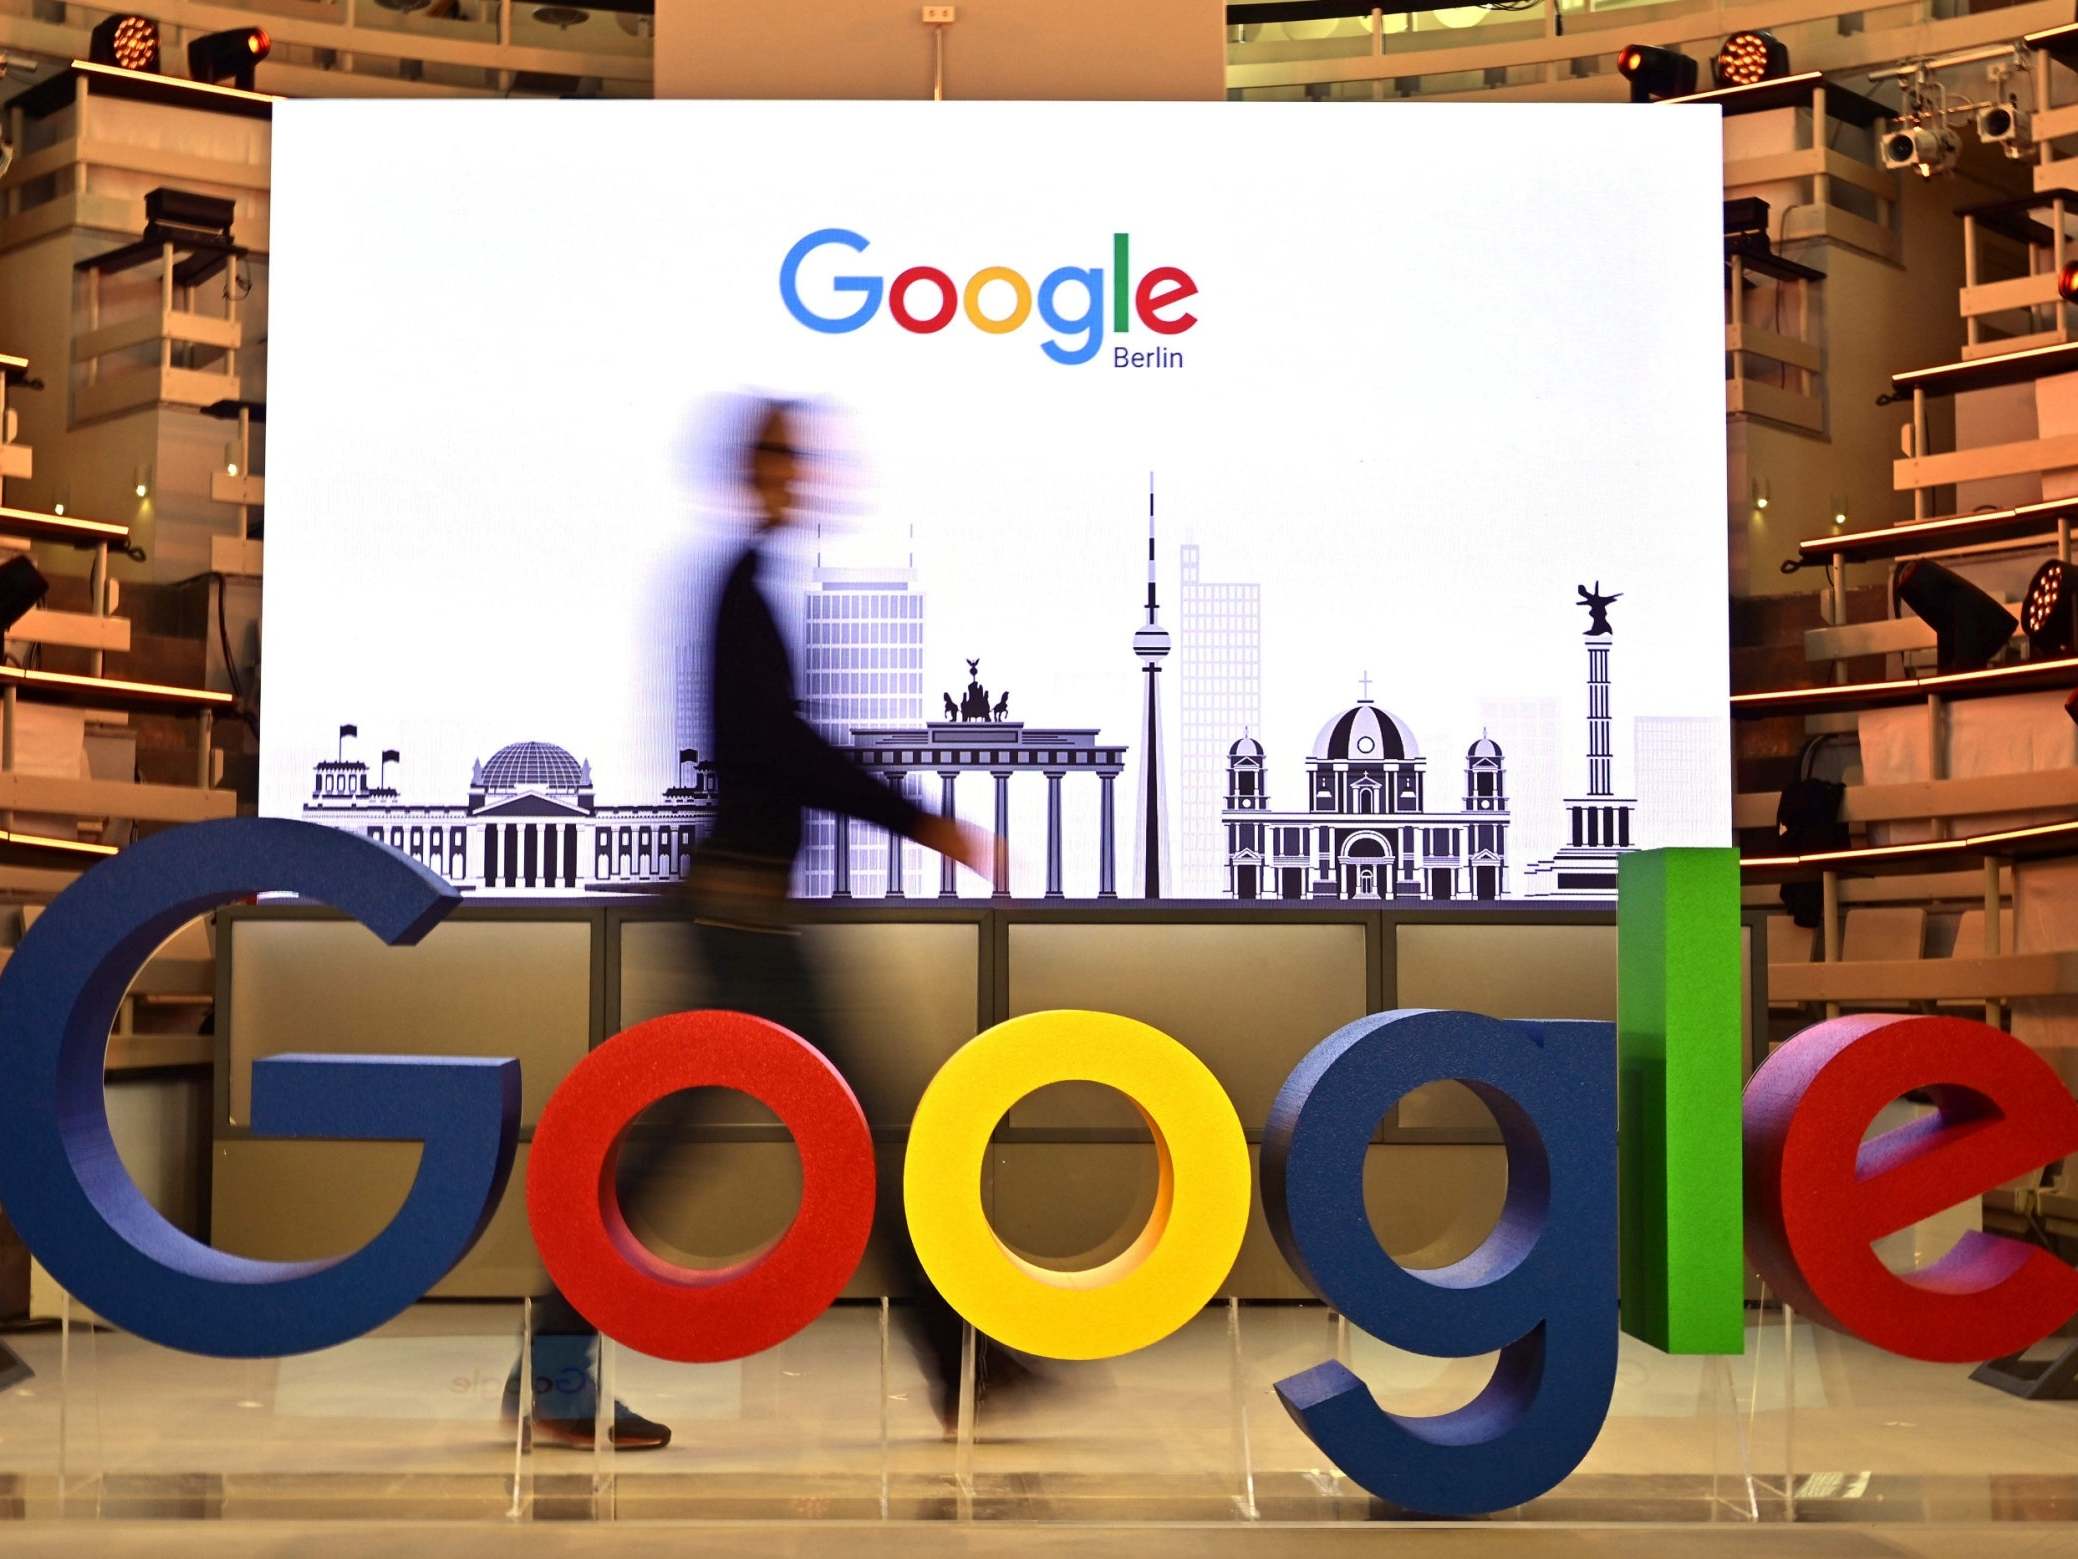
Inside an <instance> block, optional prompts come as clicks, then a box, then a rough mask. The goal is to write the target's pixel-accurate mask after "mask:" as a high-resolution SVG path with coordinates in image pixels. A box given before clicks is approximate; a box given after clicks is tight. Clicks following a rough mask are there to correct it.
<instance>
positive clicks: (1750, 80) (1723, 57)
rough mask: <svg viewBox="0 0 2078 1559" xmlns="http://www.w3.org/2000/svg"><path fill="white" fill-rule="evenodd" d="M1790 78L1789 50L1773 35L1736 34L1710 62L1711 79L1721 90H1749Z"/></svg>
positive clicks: (1718, 49)
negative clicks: (1769, 82)
mask: <svg viewBox="0 0 2078 1559" xmlns="http://www.w3.org/2000/svg"><path fill="white" fill-rule="evenodd" d="M1788 74H1789V49H1788V47H1787V46H1786V45H1785V44H1784V43H1783V41H1782V40H1781V39H1780V38H1778V37H1776V36H1775V35H1774V34H1773V33H1766V32H1735V33H1733V34H1732V35H1731V36H1730V37H1729V38H1727V39H1725V41H1724V42H1723V43H1721V44H1719V45H1718V47H1717V54H1716V57H1715V58H1713V59H1712V60H1711V61H1710V79H1711V80H1712V81H1714V82H1716V83H1717V84H1718V85H1719V86H1721V87H1750V86H1754V85H1757V84H1758V83H1760V82H1763V81H1772V80H1774V79H1775V78H1776V77H1777V76H1786V75H1788Z"/></svg>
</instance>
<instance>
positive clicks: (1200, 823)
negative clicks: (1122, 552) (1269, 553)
mask: <svg viewBox="0 0 2078 1559" xmlns="http://www.w3.org/2000/svg"><path fill="white" fill-rule="evenodd" d="M1181 561H1182V574H1183V578H1182V586H1183V598H1182V601H1181V603H1180V604H1181V608H1182V617H1181V621H1180V623H1179V625H1178V637H1177V646H1176V669H1177V672H1178V674H1179V676H1180V677H1181V683H1180V688H1179V691H1180V692H1181V695H1182V697H1181V699H1180V703H1181V706H1182V721H1181V725H1182V730H1181V733H1180V734H1181V740H1182V744H1183V745H1182V748H1181V753H1182V775H1181V783H1182V788H1183V795H1182V812H1181V815H1180V818H1179V824H1178V826H1179V832H1178V834H1177V837H1176V841H1175V843H1176V862H1175V865H1176V872H1175V877H1174V885H1175V890H1176V892H1177V893H1179V894H1181V895H1183V896H1184V897H1186V898H1194V899H1199V898H1217V897H1219V896H1220V895H1222V894H1224V893H1225V892H1226V891H1227V868H1226V839H1225V831H1224V828H1223V826H1222V824H1221V822H1220V812H1221V802H1222V799H1223V796H1222V791H1223V787H1224V786H1225V784H1226V772H1225V766H1226V759H1227V749H1228V748H1229V746H1231V745H1232V743H1233V741H1234V737H1235V734H1236V733H1237V732H1239V733H1246V732H1250V731H1256V732H1259V731H1261V730H1262V728H1263V587H1262V586H1261V585H1257V584H1239V583H1216V582H1210V581H1207V580H1205V579H1204V578H1203V577H1202V575H1201V571H1200V558H1199V549H1198V547H1197V546H1196V544H1195V543H1189V542H1187V543H1185V544H1184V546H1183V549H1182V553H1181Z"/></svg>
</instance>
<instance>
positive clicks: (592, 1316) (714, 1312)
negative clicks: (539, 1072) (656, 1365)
mask: <svg viewBox="0 0 2078 1559" xmlns="http://www.w3.org/2000/svg"><path fill="white" fill-rule="evenodd" d="M682 1088H733V1089H736V1090H737V1091H739V1092H741V1093H747V1094H749V1095H750V1096H751V1097H752V1098H753V1099H756V1100H757V1101H758V1102H759V1103H760V1104H763V1105H764V1106H765V1107H766V1108H767V1109H769V1110H771V1111H772V1112H773V1114H775V1115H777V1116H778V1117H779V1118H780V1120H781V1121H782V1122H783V1123H784V1124H785V1126H786V1128H787V1130H789V1131H791V1132H792V1133H793V1135H794V1145H795V1146H796V1147H797V1148H798V1149H799V1150H800V1154H801V1207H800V1211H799V1212H797V1213H796V1214H795V1215H794V1221H793V1222H792V1223H791V1224H789V1225H788V1226H787V1231H786V1233H784V1234H783V1235H781V1236H780V1237H779V1240H778V1243H776V1244H775V1245H773V1246H772V1247H771V1248H770V1249H768V1250H766V1251H764V1252H763V1253H762V1254H760V1255H757V1256H753V1257H751V1258H750V1259H749V1260H747V1261H742V1262H739V1263H737V1264H736V1265H735V1266H732V1267H722V1268H719V1269H713V1270H708V1269H699V1268H690V1267H681V1266H678V1265H677V1264H676V1263H673V1262H669V1261H666V1260H664V1258H663V1257H661V1256H659V1255H657V1254H656V1253H655V1252H653V1251H651V1250H650V1249H648V1248H647V1247H646V1246H645V1245H643V1243H642V1242H641V1241H640V1240H638V1239H637V1238H636V1237H635V1235H634V1233H633V1231H631V1230H630V1229H629V1228H628V1225H627V1222H626V1220H625V1219H623V1218H622V1216H621V1211H620V1202H619V1198H618V1196H617V1195H616V1193H615V1189H614V1178H613V1170H614V1163H615V1159H616V1156H617V1155H616V1148H617V1145H618V1143H619V1140H620V1136H621V1133H622V1132H623V1131H625V1130H626V1129H627V1127H628V1123H629V1122H630V1121H632V1120H634V1119H635V1117H636V1116H637V1115H640V1114H641V1113H642V1112H643V1111H644V1110H646V1109H647V1108H649V1106H650V1105H652V1104H654V1103H656V1102H657V1101H658V1100H659V1099H662V1098H664V1097H665V1096H666V1095H668V1094H673V1093H676V1092H678V1091H679V1090H680V1089H682ZM527 1222H528V1223H529V1224H530V1225H531V1226H532V1227H533V1230H534V1243H535V1245H536V1246H537V1247H538V1248H539V1249H540V1251H541V1259H542V1261H543V1263H544V1264H545V1265H546V1266H547V1267H548V1273H549V1276H550V1277H552V1278H553V1279H555V1282H556V1286H557V1287H558V1288H560V1289H561V1290H562V1291H563V1296H564V1297H565V1298H566V1299H568V1300H569V1301H570V1303H571V1304H573V1305H575V1306H576V1307H577V1310H578V1313H579V1314H581V1315H582V1316H584V1318H585V1319H586V1320H588V1321H590V1322H591V1323H592V1324H593V1325H594V1326H596V1327H598V1328H599V1330H600V1331H602V1332H605V1333H606V1334H607V1335H608V1336H610V1337H613V1338H615V1339H617V1340H618V1341H620V1342H623V1343H626V1344H627V1345H628V1346H629V1347H631V1348H635V1349H639V1350H640V1351H641V1352H643V1353H647V1354H651V1355H653V1356H654V1357H656V1358H660V1359H676V1360H679V1361H681V1362H684V1363H689V1364H694V1363H714V1362H717V1361H720V1360H723V1359H740V1358H743V1357H744V1356H745V1355H747V1354H752V1353H757V1352H759V1351H761V1350H763V1349H766V1348H770V1347H772V1346H773V1345H774V1344H775V1343H779V1342H783V1341H785V1340H786V1339H787V1338H788V1337H791V1336H792V1335H793V1334H794V1333H795V1332H798V1331H799V1330H800V1329H801V1328H802V1327H804V1326H806V1325H807V1324H808V1323H809V1322H810V1321H812V1320H814V1319H815V1318H816V1317H817V1316H818V1315H820V1314H822V1312H823V1311H824V1310H825V1309H827V1308H828V1306H829V1304H830V1301H831V1300H833V1299H835V1298H836V1297H837V1295H838V1293H839V1292H841V1291H842V1289H843V1288H844V1285H845V1284H846V1283H848V1282H849V1281H851V1275H852V1273H853V1272H854V1271H856V1270H857V1269H858V1265H859V1258H860V1257H861V1256H863V1255H864V1254H865V1251H866V1238H867V1236H868V1235H869V1234H870V1233H871V1232H872V1228H873V1138H872V1134H871V1132H870V1131H869V1130H868V1129H867V1126H866V1117H865V1115H864V1113H863V1112H862V1111H861V1110H860V1109H859V1102H858V1100H857V1099H856V1098H854V1097H853V1096H852V1091H851V1089H850V1087H849V1086H847V1085H846V1083H845V1081H844V1078H843V1076H842V1074H840V1073H839V1072H838V1070H837V1069H836V1068H835V1067H834V1066H832V1065H830V1063H829V1062H828V1061H827V1060H825V1059H824V1058H823V1055H822V1052H820V1051H818V1050H817V1049H816V1048H815V1047H814V1046H812V1045H810V1044H809V1043H808V1042H807V1041H806V1040H804V1039H801V1038H799V1037H797V1036H796V1035H794V1034H791V1033H789V1032H788V1031H787V1030H785V1029H783V1028H781V1027H780V1026H779V1025H778V1024H776V1023H768V1022H767V1021H765V1019H763V1018H753V1017H748V1016H746V1015H744V1014H743V1013H740V1012H677V1013H672V1014H671V1015H670V1016H668V1017H662V1018H652V1019H650V1021H649V1022H647V1023H638V1024H636V1025H635V1027H633V1028H631V1029H624V1030H622V1031H621V1032H620V1033H618V1034H616V1035H614V1036H613V1038H611V1039H609V1040H607V1041H606V1043H605V1044H603V1045H601V1046H600V1047H599V1048H598V1049H597V1050H594V1051H593V1052H592V1053H591V1054H590V1055H588V1056H586V1057H585V1058H584V1059H583V1060H582V1061H580V1062H578V1064H577V1065H576V1066H575V1067H573V1068H572V1069H571V1071H570V1075H569V1076H568V1077H566V1078H564V1079H563V1081H562V1083H561V1084H560V1085H559V1086H558V1087H557V1089H556V1091H555V1092H554V1093H553V1094H551V1095H550V1096H549V1100H548V1104H547V1106H546V1107H545V1108H544V1109H543V1110H542V1112H541V1123H540V1125H539V1126H537V1127H536V1128H535V1130H534V1146H533V1150H532V1151H531V1152H530V1153H529V1154H528V1158H527Z"/></svg>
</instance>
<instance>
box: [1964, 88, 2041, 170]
mask: <svg viewBox="0 0 2078 1559" xmlns="http://www.w3.org/2000/svg"><path fill="white" fill-rule="evenodd" d="M1977 139H1978V140H1980V141H1982V142H1984V144H1985V145H1987V146H1996V147H1998V149H1999V150H2000V151H2002V152H2004V153H2005V154H2006V155H2007V156H2008V157H2016V158H2017V157H2022V156H2025V155H2026V154H2027V150H2028V147H2029V146H2030V145H2031V144H2032V142H2031V141H2030V140H2029V137H2028V113H2027V110H2026V109H2024V108H2022V107H2021V106H2020V105H2019V104H2018V103H2016V102H2013V101H2012V100H2011V99H2008V100H2007V101H2006V102H2003V103H1987V104H1985V105H1984V107H1982V108H1980V109H1978V110H1977Z"/></svg>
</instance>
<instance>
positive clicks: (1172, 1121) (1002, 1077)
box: [902, 1012, 1250, 1359]
mask: <svg viewBox="0 0 2078 1559" xmlns="http://www.w3.org/2000/svg"><path fill="white" fill-rule="evenodd" d="M1061 1082H1091V1083H1103V1084H1105V1085H1106V1086H1108V1087H1112V1088H1116V1089H1117V1090H1118V1091H1119V1092H1120V1093H1122V1094H1124V1095H1125V1096H1126V1097H1127V1098H1129V1099H1131V1100H1132V1101H1133V1104H1134V1105H1135V1107H1136V1108H1138V1109H1139V1111H1140V1113H1141V1115H1142V1116H1143V1117H1144V1118H1145V1119H1146V1121H1147V1124H1148V1126H1149V1128H1150V1129H1151V1130H1152V1131H1153V1133H1154V1145H1155V1155H1156V1158H1157V1160H1158V1161H1159V1165H1160V1182H1159V1184H1158V1186H1157V1188H1156V1192H1155V1203H1154V1211H1153V1212H1152V1213H1151V1214H1149V1216H1148V1219H1147V1226H1146V1227H1145V1228H1144V1229H1142V1230H1141V1231H1140V1234H1139V1237H1138V1238H1137V1239H1135V1240H1134V1241H1133V1243H1132V1244H1131V1245H1130V1246H1129V1247H1128V1248H1127V1249H1126V1250H1124V1251H1123V1252H1121V1253H1120V1254H1119V1255H1117V1256H1114V1257H1113V1258H1112V1259H1111V1260H1109V1261H1107V1262H1105V1263H1103V1264H1102V1265H1101V1266H1096V1267H1091V1268H1089V1269H1088V1270H1086V1271H1081V1272H1057V1271H1054V1270H1052V1269H1050V1268H1047V1267H1041V1266H1038V1265H1035V1264H1034V1263H1032V1262H1029V1261H1027V1260H1025V1259H1024V1258H1023V1257H1022V1256H1020V1255H1018V1254H1017V1252H1015V1251H1013V1250H1012V1249H1010V1247H1009V1246H1007V1245H1005V1244H1004V1243H1003V1242H1002V1240H1000V1239H998V1238H997V1237H996V1231H995V1230H994V1229H993V1228H991V1227H990V1226H989V1221H988V1214H987V1213H986V1212H985V1211H984V1210H983V1208H982V1205H981V1170H982V1165H983V1163H984V1162H985V1161H986V1159H987V1156H988V1147H989V1138H990V1136H991V1135H992V1134H993V1133H994V1131H995V1129H996V1123H997V1122H998V1121H1000V1120H1001V1119H1002V1118H1003V1116H1004V1114H1005V1113H1006V1112H1007V1111H1008V1110H1009V1109H1010V1107H1011V1106H1012V1105H1013V1104H1015V1103H1017V1101H1018V1100H1020V1099H1022V1098H1023V1097H1024V1096H1025V1095H1026V1094H1028V1093H1031V1092H1032V1091H1033V1090H1035V1089H1038V1088H1044V1087H1045V1086H1046V1085H1047V1084H1049V1083H1061ZM1249 1190H1250V1169H1249V1162H1248V1141H1247V1138H1246V1137H1245V1136H1244V1135H1243V1134H1242V1130H1241V1120H1240V1117H1239V1116H1237V1115H1236V1114H1235V1113H1234V1106H1233V1104H1232V1102H1231V1101H1230V1100H1229V1099H1228V1098H1227V1095H1226V1090H1224V1089H1223V1088H1221V1087H1220V1085H1219V1081H1218V1079H1216V1078H1215V1077H1213V1075H1212V1073H1211V1072H1210V1071H1209V1070H1207V1068H1206V1066H1205V1063H1204V1062H1202V1061H1200V1060H1199V1059H1198V1058H1197V1057H1196V1056H1194V1055H1192V1054H1191V1053H1190V1052H1189V1051H1188V1050H1186V1049H1184V1048H1183V1046H1182V1045H1180V1044H1178V1043H1177V1042H1176V1041H1175V1040H1173V1039H1171V1038H1170V1037H1169V1036H1168V1035H1167V1034H1164V1033H1163V1032H1162V1031H1161V1030H1160V1029H1157V1028H1151V1027H1149V1026H1148V1025H1147V1024H1145V1023H1137V1022H1135V1021H1134V1020H1133V1019H1131V1018H1122V1017H1119V1016H1117V1015H1116V1014H1114V1013H1108V1012H1035V1013H1032V1014H1030V1015H1028V1016H1026V1017H1022V1018H1012V1019H1010V1020H1009V1021H1008V1022H1006V1023H998V1024H997V1025H996V1026H995V1027H994V1028H992V1029H990V1030H988V1031H987V1032H986V1033H984V1034H978V1035H976V1036H975V1037H974V1038H973V1039H971V1040H969V1041H968V1042H967V1043H966V1044H965V1045H963V1046H961V1047H960V1049H959V1050H957V1051H956V1052H954V1054H953V1056H952V1059H951V1060H949V1061H947V1062H946V1063H945V1065H944V1066H943V1067H942V1068H940V1070H939V1072H938V1075H937V1076H936V1077H934V1078H932V1079H931V1086H930V1087H929V1088H927V1089H925V1090H924V1096H923V1100H922V1102H921V1103H919V1104H918V1105H917V1107H916V1119H915V1122H914V1123H913V1124H912V1125H911V1126H910V1128H909V1152H908V1155H907V1157H906V1159H905V1160H904V1163H903V1166H902V1201H903V1205H904V1207H905V1208H906V1210H907V1212H908V1216H909V1234H910V1238H911V1239H912V1240H913V1241H914V1242H915V1244H916V1254H917V1258H918V1259H919V1260H920V1261H921V1262H922V1263H923V1268H924V1271H925V1272H926V1273H928V1274H929V1275H930V1279H931V1281H932V1282H933V1283H935V1284H936V1285H937V1286H938V1289H939V1291H940V1292H941V1293H943V1294H944V1295H945V1297H946V1299H947V1300H948V1301H950V1302H951V1304H952V1307H953V1308H954V1309H955V1310H957V1311H959V1312H960V1314H961V1315H963V1316H965V1317H966V1318H967V1319H968V1320H969V1321H971V1322H973V1324H974V1326H975V1328H976V1329H977V1330H979V1331H981V1332H984V1333H986V1334H987V1335H989V1336H991V1337H994V1338H996V1339H998V1340H999V1341H1002V1342H1004V1343H1007V1344H1009V1345H1010V1346H1011V1347H1013V1348H1018V1349H1021V1350H1023V1351H1024V1352H1026V1353H1035V1354H1039V1355H1042V1356H1043V1357H1046V1358H1052V1359H1108V1358H1113V1357H1116V1356H1117V1355H1119V1354H1122V1353H1131V1352H1133V1351H1134V1350H1135V1349H1137V1348H1145V1347H1147V1346H1148V1345H1149V1344H1151V1343H1156V1342H1159V1341H1161V1339H1162V1338H1164V1337H1166V1336H1168V1335H1169V1334H1170V1333H1171V1332H1173V1331H1175V1330H1176V1329H1177V1328H1178V1327H1180V1326H1182V1325H1183V1323H1184V1322H1186V1321H1188V1320H1189V1319H1190V1318H1191V1317H1192V1316H1194V1315H1196V1314H1197V1313H1198V1312H1199V1311H1200V1310H1201V1309H1203V1308H1204V1307H1205V1305H1206V1304H1207V1303H1208V1302H1209V1301H1210V1300H1211V1299H1212V1297H1213V1296H1214V1295H1215V1294H1216V1293H1217V1292H1218V1291H1219V1285H1220V1283H1221V1282H1222V1281H1223V1280H1224V1279H1225V1278H1226V1275H1227V1273H1228V1272H1229V1271H1231V1270H1232V1268H1233V1265H1234V1257H1235V1256H1236V1255H1237V1254H1238V1253H1239V1252H1240V1249H1241V1237H1242V1235H1243V1234H1244V1233H1245V1232H1246V1230H1247V1227H1248V1202H1249Z"/></svg>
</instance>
